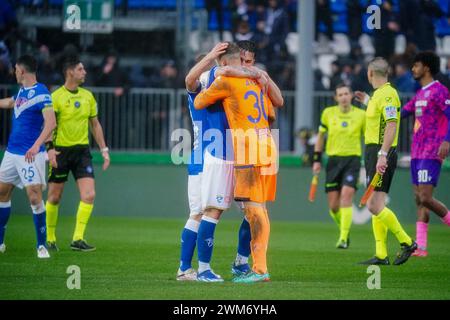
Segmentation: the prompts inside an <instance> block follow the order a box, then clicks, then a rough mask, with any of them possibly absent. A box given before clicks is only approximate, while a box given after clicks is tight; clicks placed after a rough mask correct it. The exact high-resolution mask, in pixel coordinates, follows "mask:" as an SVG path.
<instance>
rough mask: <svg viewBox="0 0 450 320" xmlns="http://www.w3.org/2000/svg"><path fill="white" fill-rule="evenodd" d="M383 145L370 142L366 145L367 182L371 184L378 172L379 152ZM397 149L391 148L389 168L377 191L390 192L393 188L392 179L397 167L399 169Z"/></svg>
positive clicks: (388, 158)
mask: <svg viewBox="0 0 450 320" xmlns="http://www.w3.org/2000/svg"><path fill="white" fill-rule="evenodd" d="M380 149H381V145H376V144H370V145H367V146H366V153H365V165H366V177H367V180H366V183H367V185H369V184H370V182H371V181H372V179H373V177H374V176H375V173H376V172H377V162H378V152H379V151H380ZM397 158H398V156H397V149H396V148H391V150H389V153H388V157H387V165H388V167H387V169H386V172H385V173H384V175H383V177H382V178H381V181H380V182H379V183H378V186H377V187H376V188H375V191H379V192H385V193H389V190H390V189H391V184H392V180H393V179H394V174H395V169H397Z"/></svg>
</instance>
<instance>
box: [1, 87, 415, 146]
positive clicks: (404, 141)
mask: <svg viewBox="0 0 450 320" xmlns="http://www.w3.org/2000/svg"><path fill="white" fill-rule="evenodd" d="M89 89H90V90H91V91H92V92H93V94H94V96H95V98H96V99H97V103H98V115H99V120H100V122H101V124H102V126H103V130H104V132H105V138H106V141H107V144H108V146H109V147H110V148H111V149H113V150H129V151H162V152H167V151H170V150H171V147H172V146H173V145H174V143H172V142H171V141H170V136H171V133H172V132H173V131H174V130H175V129H178V128H186V129H189V130H192V128H191V121H190V117H189V112H188V109H187V95H186V91H185V90H183V89H178V90H175V89H155V88H151V89H140V88H134V89H131V90H129V91H127V92H125V93H124V94H123V95H122V96H116V95H115V93H114V89H113V88H98V87H97V88H89ZM15 91H17V86H5V85H0V98H4V97H8V96H12V95H13V94H14V93H15ZM283 95H284V100H285V106H284V107H283V108H282V109H280V110H277V120H276V122H275V124H274V126H275V127H276V128H279V129H280V151H281V152H293V151H294V145H295V139H297V137H296V133H297V131H298V130H299V129H300V128H296V127H295V123H294V119H295V112H296V107H295V92H294V91H286V92H283ZM410 98H411V96H410V95H402V102H403V103H406V101H408V99H410ZM313 103H314V105H313V108H314V109H313V110H314V113H313V114H314V123H313V124H312V125H311V128H309V129H313V130H314V129H316V128H317V127H318V125H319V121H320V114H321V112H322V110H323V109H324V108H325V107H327V106H330V105H333V104H335V102H334V98H333V93H331V92H316V93H315V94H314V102H313ZM0 119H1V120H0V123H1V128H0V147H2V148H3V149H4V148H5V146H6V144H7V140H8V136H9V132H10V131H11V111H10V110H3V111H1V114H0ZM412 128H413V123H412V120H411V119H409V120H403V121H402V124H401V130H400V138H399V139H400V140H399V141H400V143H399V151H400V152H409V150H410V145H411V134H412ZM91 140H92V139H91Z"/></svg>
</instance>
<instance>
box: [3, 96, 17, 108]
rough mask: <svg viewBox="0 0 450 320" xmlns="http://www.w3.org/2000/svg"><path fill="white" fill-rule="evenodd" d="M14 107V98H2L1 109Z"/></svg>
mask: <svg viewBox="0 0 450 320" xmlns="http://www.w3.org/2000/svg"><path fill="white" fill-rule="evenodd" d="M12 108H14V100H13V98H5V99H0V109H12Z"/></svg>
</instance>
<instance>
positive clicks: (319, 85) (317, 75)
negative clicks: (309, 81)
mask: <svg viewBox="0 0 450 320" xmlns="http://www.w3.org/2000/svg"><path fill="white" fill-rule="evenodd" d="M322 77H323V74H322V71H321V70H320V69H316V70H314V91H325V90H326V88H325V86H324V85H323V82H322Z"/></svg>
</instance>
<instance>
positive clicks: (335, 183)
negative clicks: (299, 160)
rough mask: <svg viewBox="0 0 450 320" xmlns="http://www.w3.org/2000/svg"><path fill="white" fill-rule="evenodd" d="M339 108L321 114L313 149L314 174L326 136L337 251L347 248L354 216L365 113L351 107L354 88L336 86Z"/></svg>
mask: <svg viewBox="0 0 450 320" xmlns="http://www.w3.org/2000/svg"><path fill="white" fill-rule="evenodd" d="M335 99H336V102H337V103H338V105H337V106H333V107H328V108H326V109H325V110H324V111H323V112H322V116H321V120H320V127H319V135H318V139H317V142H316V146H315V149H314V165H313V173H314V174H315V175H318V174H319V173H320V171H321V167H322V166H321V159H322V152H323V149H324V140H325V135H327V144H326V153H327V155H328V157H329V159H328V164H327V169H326V171H327V177H326V186H325V190H326V193H327V196H328V207H329V208H330V215H331V217H332V218H333V220H334V221H335V222H336V224H337V226H338V228H339V231H340V235H339V241H338V243H337V245H336V247H337V248H338V249H348V247H349V245H350V239H349V232H350V227H351V225H352V216H353V214H352V213H353V212H352V210H353V208H352V207H353V196H354V195H355V191H356V189H357V185H358V178H359V171H360V169H361V143H362V136H363V133H364V129H365V122H366V114H365V112H364V111H363V110H361V109H359V108H357V107H355V106H353V105H352V99H353V92H352V89H351V88H350V87H349V86H347V85H345V84H342V85H339V86H337V87H336V95H335Z"/></svg>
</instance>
